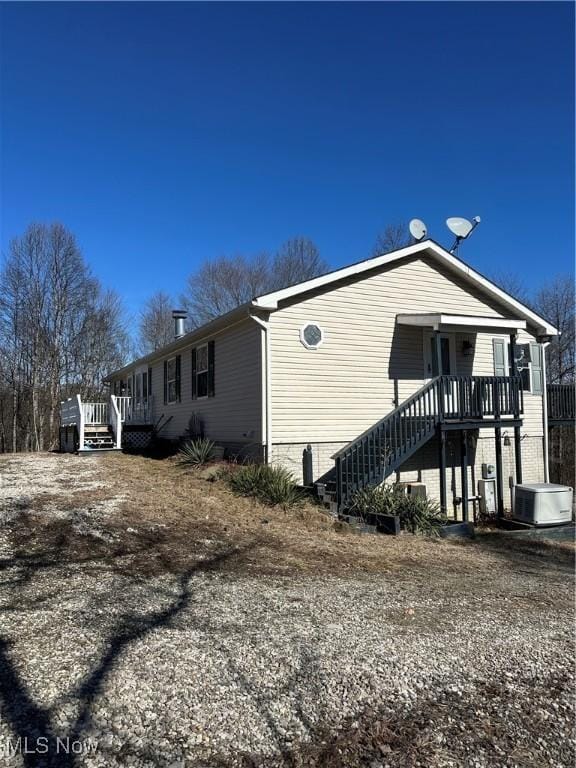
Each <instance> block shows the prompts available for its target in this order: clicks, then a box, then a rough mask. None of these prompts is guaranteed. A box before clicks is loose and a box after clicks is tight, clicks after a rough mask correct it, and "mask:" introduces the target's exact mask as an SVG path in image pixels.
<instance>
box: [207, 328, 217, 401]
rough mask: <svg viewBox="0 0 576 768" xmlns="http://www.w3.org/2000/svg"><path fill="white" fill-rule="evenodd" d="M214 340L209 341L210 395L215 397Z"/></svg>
mask: <svg viewBox="0 0 576 768" xmlns="http://www.w3.org/2000/svg"><path fill="white" fill-rule="evenodd" d="M214 395H215V390H214V341H209V342H208V397H214Z"/></svg>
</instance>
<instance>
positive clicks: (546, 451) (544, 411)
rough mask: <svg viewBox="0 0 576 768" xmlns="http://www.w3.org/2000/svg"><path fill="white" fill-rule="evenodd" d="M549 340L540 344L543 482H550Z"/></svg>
mask: <svg viewBox="0 0 576 768" xmlns="http://www.w3.org/2000/svg"><path fill="white" fill-rule="evenodd" d="M549 344H550V342H549V341H548V342H546V343H544V344H541V345H540V346H541V349H542V425H543V427H544V440H543V444H544V482H545V483H549V482H550V471H549V467H548V460H549V455H548V454H549V447H548V382H547V371H546V348H547V347H548V345H549Z"/></svg>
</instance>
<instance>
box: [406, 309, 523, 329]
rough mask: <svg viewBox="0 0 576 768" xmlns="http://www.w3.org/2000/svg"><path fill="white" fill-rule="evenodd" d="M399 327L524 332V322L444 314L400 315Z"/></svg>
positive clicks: (501, 318)
mask: <svg viewBox="0 0 576 768" xmlns="http://www.w3.org/2000/svg"><path fill="white" fill-rule="evenodd" d="M396 322H397V323H398V324H399V325H416V326H421V327H423V328H433V329H434V330H435V331H438V330H440V329H441V328H442V327H446V326H454V325H457V326H464V327H466V328H476V329H481V328H500V329H506V328H509V329H510V330H511V331H514V330H517V331H520V330H521V331H524V330H526V320H514V319H512V320H510V319H506V318H504V317H477V316H475V315H446V314H440V313H438V314H436V313H434V314H421V315H420V314H401V315H396Z"/></svg>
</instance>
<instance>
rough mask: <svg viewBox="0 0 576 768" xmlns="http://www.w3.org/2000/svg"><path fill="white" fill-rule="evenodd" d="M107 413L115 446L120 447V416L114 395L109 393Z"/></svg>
mask: <svg viewBox="0 0 576 768" xmlns="http://www.w3.org/2000/svg"><path fill="white" fill-rule="evenodd" d="M108 413H109V414H110V426H111V427H112V431H113V433H114V442H115V445H116V448H122V418H121V416H120V410H119V408H118V403H117V401H116V395H110V408H109V409H108Z"/></svg>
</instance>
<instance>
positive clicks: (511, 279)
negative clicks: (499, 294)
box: [491, 270, 531, 305]
mask: <svg viewBox="0 0 576 768" xmlns="http://www.w3.org/2000/svg"><path fill="white" fill-rule="evenodd" d="M491 279H492V281H493V282H494V283H496V285H498V286H499V287H500V288H502V289H503V290H504V291H506V293H509V294H510V295H511V296H514V298H516V299H518V301H521V302H522V303H523V304H528V305H530V303H531V299H530V296H529V294H528V289H527V288H526V284H525V283H524V281H523V280H522V278H521V277H520V275H518V274H517V273H516V272H509V271H508V270H496V271H495V272H493V273H492V275H491Z"/></svg>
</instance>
